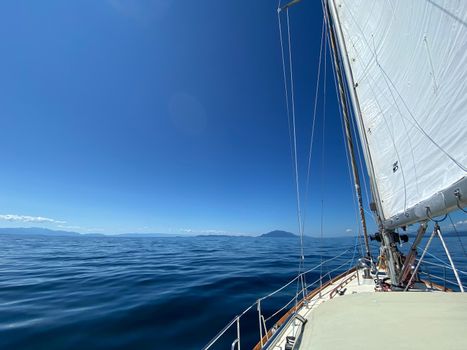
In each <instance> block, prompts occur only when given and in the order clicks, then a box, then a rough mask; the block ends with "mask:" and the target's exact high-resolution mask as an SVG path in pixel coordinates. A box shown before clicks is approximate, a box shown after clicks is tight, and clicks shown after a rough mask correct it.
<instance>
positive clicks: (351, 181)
mask: <svg viewBox="0 0 467 350" xmlns="http://www.w3.org/2000/svg"><path fill="white" fill-rule="evenodd" d="M321 6H322V10H323V16H324V18H325V20H326V21H328V20H329V18H328V14H327V4H326V3H325V2H324V0H322V1H321ZM328 49H329V51H330V52H329V55H330V57H331V55H332V52H331V47H330V45H329V46H328ZM331 66H332V74H333V79H334V89H335V94H336V97H337V99H338V100H340V99H341V97H340V94H339V92H338V83H337V76H336V74H337V73H336V67H334V65H331ZM337 107H338V110H339V114H340V115H341V116H342V115H343V111H342V107H341V104H340V103H338V104H337ZM339 120H340V123H341V131H342V137H343V139H345V133H344V124H343V121H342V118H339ZM344 152H345V158H346V160H347V171H348V175H349V185H350V187H351V194H352V201H353V206H354V212H355V222H356V227H357V237H358V238H359V241H360V252H361V255H362V256H363V255H364V254H363V242H362V241H361V235H362V232H361V227H360V225H359V224H358V221H359V219H358V210H357V202H356V201H357V199H356V194H355V191H354V189H353V187H352V183H353V180H352V172H351V165H350V156H349V151H348V149H347V147H345V145H344Z"/></svg>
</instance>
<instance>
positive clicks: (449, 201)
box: [383, 176, 467, 230]
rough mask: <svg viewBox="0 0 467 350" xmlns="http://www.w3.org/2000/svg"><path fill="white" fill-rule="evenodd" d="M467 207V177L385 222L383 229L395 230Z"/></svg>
mask: <svg viewBox="0 0 467 350" xmlns="http://www.w3.org/2000/svg"><path fill="white" fill-rule="evenodd" d="M465 206H467V176H464V177H463V178H462V179H461V180H459V181H457V182H456V183H454V184H453V185H451V186H449V187H447V188H446V189H444V190H442V191H440V192H437V193H435V194H434V195H433V196H431V197H430V198H428V199H426V200H423V201H421V202H419V203H417V204H416V205H414V206H413V207H411V208H409V209H407V210H406V211H405V212H403V213H399V214H397V215H394V216H393V217H391V218H389V219H387V220H384V221H383V227H384V228H385V229H388V230H391V229H395V228H397V227H401V226H406V225H410V224H414V223H416V222H420V221H424V220H428V219H430V217H436V216H440V215H444V214H447V213H449V212H451V211H453V210H456V209H459V208H463V207H465Z"/></svg>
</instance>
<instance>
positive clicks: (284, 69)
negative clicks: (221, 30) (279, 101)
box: [277, 0, 294, 172]
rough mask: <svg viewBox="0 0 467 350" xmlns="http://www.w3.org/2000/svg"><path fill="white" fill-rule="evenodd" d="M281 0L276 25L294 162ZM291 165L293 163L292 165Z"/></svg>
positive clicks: (291, 156) (291, 157)
mask: <svg viewBox="0 0 467 350" xmlns="http://www.w3.org/2000/svg"><path fill="white" fill-rule="evenodd" d="M280 6H281V0H279V3H278V5H277V20H278V25H279V38H280V44H281V58H282V74H283V79H284V90H285V107H286V112H287V126H288V130H289V148H290V159H291V160H292V162H293V160H294V156H293V147H292V126H291V120H290V119H291V118H290V107H289V105H290V102H289V89H288V86H287V85H288V84H287V69H286V65H285V54H284V40H283V38H282V22H281V8H280ZM292 164H293V163H292ZM293 171H294V169H293V165H292V172H293Z"/></svg>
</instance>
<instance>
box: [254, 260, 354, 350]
mask: <svg viewBox="0 0 467 350" xmlns="http://www.w3.org/2000/svg"><path fill="white" fill-rule="evenodd" d="M355 270H356V267H352V268H351V269H349V270H347V271H345V272H343V273H341V274H340V275H338V276H336V277H334V278H333V279H331V280H330V281H328V282H326V283H325V284H323V285H322V286H320V287H318V288H315V289H313V290H312V291H311V292H310V293H308V294H307V295H306V296H305V297H304V298H303V299H302V300H300V302H299V303H298V304H297V305H296V306H293V307H292V308H291V309H289V311H287V312H286V313H285V314H284V315H283V316H282V317H281V318H280V319H279V321H277V322H276V323H275V324H274V326H272V327H271V328H270V329H269V330H268V332H267V333H266V334H265V335H264V336H263V338H262V340H263V344H266V343H267V341H268V340H269V339H270V338H271V336H272V335H273V332H272V330H273V329H276V330H277V329H278V328H279V327H281V326H282V325H283V324H284V323H285V322H286V321H287V320H288V319H289V317H290V316H291V315H292V314H293V313H294V312H295V311H296V310H299V309H300V308H301V307H302V305H303V303H304V301H305V300H307V301H308V300H310V299H312V298H313V297H314V296H316V295H317V294H318V293H319V292H321V291H322V290H323V289H325V288H327V287H328V286H330V285H331V284H333V283H334V282H336V281H337V280H339V279H341V278H342V277H344V276H346V275H348V274H351V273H352V272H354V271H355ZM261 349H262V347H261V342H258V343H257V344H256V345H255V347H254V348H253V350H261Z"/></svg>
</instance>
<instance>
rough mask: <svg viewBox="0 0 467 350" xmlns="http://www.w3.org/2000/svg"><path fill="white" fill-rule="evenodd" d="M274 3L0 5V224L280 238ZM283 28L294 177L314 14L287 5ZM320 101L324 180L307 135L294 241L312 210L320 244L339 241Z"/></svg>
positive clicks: (282, 189) (340, 213)
mask: <svg viewBox="0 0 467 350" xmlns="http://www.w3.org/2000/svg"><path fill="white" fill-rule="evenodd" d="M276 5H277V3H276V2H275V1H269V0H258V1H250V2H239V1H218V0H202V1H170V0H156V1H149V0H147V1H146V0H134V1H130V0H108V1H94V0H93V1H65V2H64V1H58V0H57V1H46V2H37V1H26V2H16V1H11V2H2V3H1V5H0V39H1V40H0V45H1V52H2V55H0V76H1V79H0V117H1V121H2V127H1V128H0V149H1V150H2V167H1V171H0V184H1V185H0V218H1V219H2V221H0V226H43V227H49V228H54V229H68V230H74V231H79V232H104V233H121V232H171V233H246V234H259V233H263V232H266V231H268V230H272V229H285V230H289V231H292V232H296V231H297V223H296V214H295V213H296V207H295V190H294V183H293V177H292V168H291V159H290V151H289V139H288V127H287V117H286V113H285V102H284V91H283V81H282V66H281V56H280V45H279V36H278V28H277V17H276V12H275V6H276ZM291 24H292V40H293V49H294V50H293V51H294V69H295V89H296V110H297V130H298V140H299V145H298V146H299V147H298V150H299V158H300V164H301V166H300V173H301V176H302V179H304V175H305V163H306V156H307V147H308V142H309V141H308V140H309V135H310V128H311V116H312V108H313V96H314V84H315V80H316V70H317V62H318V52H319V43H320V34H321V24H322V14H321V9H320V4H319V2H317V1H304V2H303V3H301V4H300V5H297V7H296V8H294V9H293V11H291ZM328 73H329V75H328V78H329V77H330V71H329V72H328ZM327 90H328V104H327V119H326V134H325V149H326V157H325V172H326V176H325V177H321V172H320V171H319V165H320V164H321V160H320V156H319V155H320V154H321V136H320V132H321V131H320V130H321V128H320V127H319V125H318V128H317V130H318V136H317V139H316V140H317V144H316V147H315V155H316V157H315V158H314V162H313V167H312V169H313V172H312V183H313V184H312V186H311V187H310V188H311V189H310V199H309V201H308V204H307V229H306V233H308V234H314V235H316V234H318V232H319V217H320V215H319V211H320V206H321V199H323V201H324V207H325V211H324V222H325V231H324V232H325V234H328V235H336V234H351V233H352V232H353V233H355V231H356V230H357V227H358V226H357V224H356V220H355V212H354V208H353V204H352V203H353V202H352V188H351V186H350V183H349V176H348V172H347V167H346V163H345V153H344V146H343V142H342V137H341V135H342V134H341V129H340V122H339V119H338V114H337V105H336V99H335V95H334V86H333V82H332V81H331V79H328V84H327ZM318 119H319V120H320V122H319V124H321V115H320V114H319V115H318ZM321 185H322V186H321ZM320 187H322V189H323V190H322V193H323V197H321V191H320ZM369 220H371V219H369ZM346 231H347V232H346ZM351 231H352V232H351Z"/></svg>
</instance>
